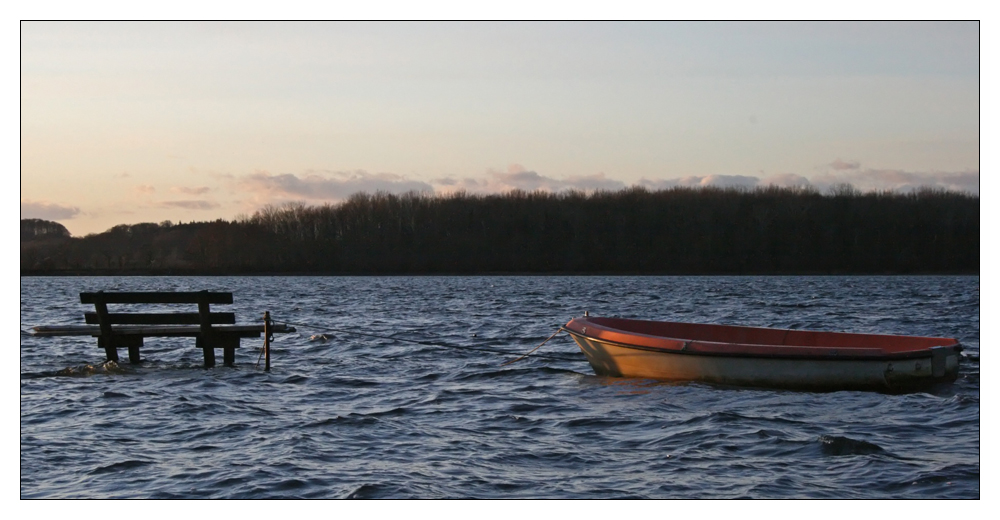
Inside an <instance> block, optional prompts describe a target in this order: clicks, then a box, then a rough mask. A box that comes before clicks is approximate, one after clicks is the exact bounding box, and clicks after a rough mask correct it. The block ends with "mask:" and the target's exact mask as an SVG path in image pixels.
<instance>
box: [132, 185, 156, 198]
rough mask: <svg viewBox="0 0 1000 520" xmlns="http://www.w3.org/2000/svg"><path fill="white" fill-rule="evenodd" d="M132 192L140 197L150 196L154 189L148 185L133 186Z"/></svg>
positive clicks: (154, 191)
mask: <svg viewBox="0 0 1000 520" xmlns="http://www.w3.org/2000/svg"><path fill="white" fill-rule="evenodd" d="M132 191H134V192H136V193H138V194H140V195H152V194H153V193H156V188H154V187H152V186H150V185H148V184H142V185H139V186H133V187H132Z"/></svg>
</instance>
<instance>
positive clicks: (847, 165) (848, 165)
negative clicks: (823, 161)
mask: <svg viewBox="0 0 1000 520" xmlns="http://www.w3.org/2000/svg"><path fill="white" fill-rule="evenodd" d="M830 167H831V168H833V169H834V170H857V169H858V168H860V167H861V163H859V162H858V161H854V162H844V161H841V160H840V158H839V157H838V158H837V160H836V161H833V162H832V163H830Z"/></svg>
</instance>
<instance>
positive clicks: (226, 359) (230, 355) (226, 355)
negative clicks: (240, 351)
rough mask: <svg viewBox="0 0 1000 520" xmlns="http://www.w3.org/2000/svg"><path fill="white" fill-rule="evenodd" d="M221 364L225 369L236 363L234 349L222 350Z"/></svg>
mask: <svg viewBox="0 0 1000 520" xmlns="http://www.w3.org/2000/svg"><path fill="white" fill-rule="evenodd" d="M222 362H223V364H225V365H226V366H227V367H231V366H233V364H235V363H236V349H235V348H233V347H226V348H224V349H223V350H222Z"/></svg>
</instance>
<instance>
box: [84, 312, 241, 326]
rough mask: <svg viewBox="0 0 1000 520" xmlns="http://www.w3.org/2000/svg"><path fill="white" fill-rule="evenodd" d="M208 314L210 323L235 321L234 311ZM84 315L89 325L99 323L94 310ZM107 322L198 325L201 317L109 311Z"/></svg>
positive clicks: (182, 313) (175, 313) (219, 323)
mask: <svg viewBox="0 0 1000 520" xmlns="http://www.w3.org/2000/svg"><path fill="white" fill-rule="evenodd" d="M208 316H209V318H208V319H209V323H211V324H212V325H221V324H227V325H228V324H233V323H236V313H235V312H210V313H208ZM84 317H86V319H87V323H89V324H91V325H97V324H99V323H101V321H100V320H99V319H98V318H97V313H96V312H87V313H84ZM108 322H109V323H112V324H123V325H199V324H201V317H200V315H199V314H198V313H197V312H147V313H124V312H109V313H108Z"/></svg>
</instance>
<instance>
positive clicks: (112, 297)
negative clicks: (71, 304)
mask: <svg viewBox="0 0 1000 520" xmlns="http://www.w3.org/2000/svg"><path fill="white" fill-rule="evenodd" d="M80 303H90V304H93V305H94V309H95V311H96V312H87V313H84V317H85V318H86V320H87V323H88V324H92V325H94V324H96V325H100V326H101V334H102V335H110V334H111V325H200V326H201V331H202V332H210V331H211V329H212V325H219V324H233V323H236V314H235V313H232V312H211V311H210V309H209V305H210V304H213V303H215V304H231V303H233V293H230V292H208V291H197V292H104V291H98V292H84V293H80ZM109 303H116V304H121V303H125V304H143V303H146V304H156V303H160V304H170V303H187V304H197V305H198V312H146V313H136V312H128V313H124V312H122V313H118V312H115V313H110V312H108V304H109Z"/></svg>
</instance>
